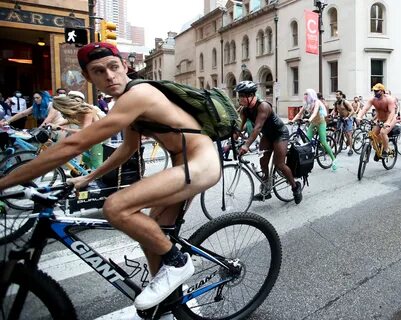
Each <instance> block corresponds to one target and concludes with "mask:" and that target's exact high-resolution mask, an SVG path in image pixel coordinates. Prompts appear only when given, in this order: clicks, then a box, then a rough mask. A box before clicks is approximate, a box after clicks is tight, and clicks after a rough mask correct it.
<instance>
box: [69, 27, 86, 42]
mask: <svg viewBox="0 0 401 320" xmlns="http://www.w3.org/2000/svg"><path fill="white" fill-rule="evenodd" d="M64 38H65V42H67V43H71V44H81V45H84V44H87V43H88V33H87V31H86V29H76V28H65V29H64Z"/></svg>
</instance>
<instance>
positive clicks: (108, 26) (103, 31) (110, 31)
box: [100, 20, 117, 46]
mask: <svg viewBox="0 0 401 320" xmlns="http://www.w3.org/2000/svg"><path fill="white" fill-rule="evenodd" d="M116 29H117V25H116V24H115V23H113V22H108V21H106V20H102V21H101V22H100V37H101V41H102V42H108V43H111V44H113V45H115V46H117V41H115V40H116V39H117V34H116V33H115V32H114V31H116Z"/></svg>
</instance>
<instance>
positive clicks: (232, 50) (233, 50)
mask: <svg viewBox="0 0 401 320" xmlns="http://www.w3.org/2000/svg"><path fill="white" fill-rule="evenodd" d="M236 51H237V47H236V45H235V41H234V40H233V41H231V44H230V53H231V62H235V60H236V56H237V55H236Z"/></svg>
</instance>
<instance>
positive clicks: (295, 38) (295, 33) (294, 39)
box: [291, 21, 298, 47]
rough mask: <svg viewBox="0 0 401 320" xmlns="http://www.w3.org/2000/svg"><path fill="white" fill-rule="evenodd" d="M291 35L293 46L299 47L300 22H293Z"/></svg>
mask: <svg viewBox="0 0 401 320" xmlns="http://www.w3.org/2000/svg"><path fill="white" fill-rule="evenodd" d="M291 35H292V46H293V47H298V23H297V22H296V21H293V22H291Z"/></svg>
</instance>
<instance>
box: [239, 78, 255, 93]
mask: <svg viewBox="0 0 401 320" xmlns="http://www.w3.org/2000/svg"><path fill="white" fill-rule="evenodd" d="M257 89H258V86H257V85H256V83H254V82H252V81H248V80H246V81H241V82H240V83H238V84H237V86H236V87H235V91H236V92H238V93H245V94H251V93H255V92H256V90H257Z"/></svg>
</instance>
